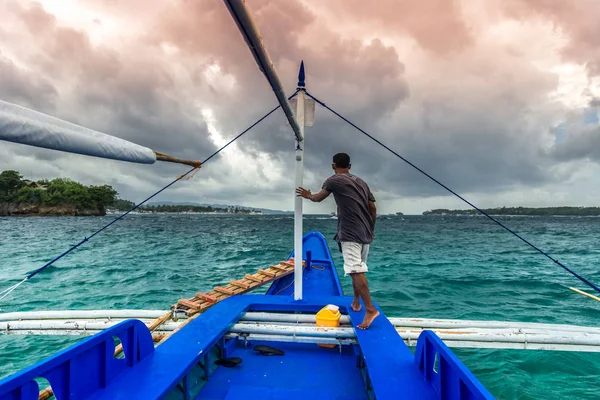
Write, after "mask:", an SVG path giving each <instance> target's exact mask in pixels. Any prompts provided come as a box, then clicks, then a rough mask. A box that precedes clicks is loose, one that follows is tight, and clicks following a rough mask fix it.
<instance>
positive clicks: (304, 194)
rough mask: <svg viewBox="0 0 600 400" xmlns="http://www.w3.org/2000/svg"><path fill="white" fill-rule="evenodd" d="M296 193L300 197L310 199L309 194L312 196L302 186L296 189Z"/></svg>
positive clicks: (310, 194)
mask: <svg viewBox="0 0 600 400" xmlns="http://www.w3.org/2000/svg"><path fill="white" fill-rule="evenodd" d="M296 195H297V196H300V197H304V198H305V199H310V196H312V193H311V192H310V190H306V189H304V188H302V187H299V188H297V189H296Z"/></svg>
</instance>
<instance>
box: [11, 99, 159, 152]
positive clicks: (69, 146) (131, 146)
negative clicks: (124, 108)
mask: <svg viewBox="0 0 600 400" xmlns="http://www.w3.org/2000/svg"><path fill="white" fill-rule="evenodd" d="M0 140H6V141H9V142H14V143H21V144H27V145H30V146H36V147H43V148H46V149H51V150H59V151H66V152H69V153H76V154H83V155H87V156H94V157H101V158H109V159H113V160H121V161H129V162H135V163H141V164H153V163H154V162H156V154H155V153H154V151H152V150H151V149H149V148H147V147H144V146H140V145H137V144H135V143H131V142H128V141H126V140H123V139H119V138H117V137H114V136H110V135H107V134H106V133H101V132H98V131H95V130H93V129H88V128H85V127H83V126H80V125H76V124H73V123H71V122H67V121H63V120H61V119H58V118H55V117H52V116H50V115H47V114H43V113H40V112H37V111H33V110H30V109H28V108H25V107H21V106H18V105H16V104H12V103H8V102H5V101H2V100H0Z"/></svg>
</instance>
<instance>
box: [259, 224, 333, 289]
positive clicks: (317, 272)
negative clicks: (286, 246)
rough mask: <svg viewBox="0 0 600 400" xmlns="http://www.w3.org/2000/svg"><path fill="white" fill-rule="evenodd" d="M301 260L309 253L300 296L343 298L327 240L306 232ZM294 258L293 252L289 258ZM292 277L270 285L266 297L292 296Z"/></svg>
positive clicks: (316, 234)
mask: <svg viewBox="0 0 600 400" xmlns="http://www.w3.org/2000/svg"><path fill="white" fill-rule="evenodd" d="M302 240H303V244H302V252H303V253H304V255H303V259H305V260H307V259H308V258H309V257H308V252H310V262H309V263H308V264H310V266H307V267H306V268H305V269H304V271H303V275H302V285H303V290H302V292H303V293H302V296H303V297H304V298H308V297H311V296H324V295H330V296H343V295H344V292H343V290H342V285H341V284H340V278H339V277H338V274H337V271H336V269H335V265H334V263H333V259H332V257H331V253H330V252H329V246H328V245H327V240H325V237H324V236H323V235H322V234H321V233H319V232H308V233H307V234H305V235H304V237H303V239H302ZM292 257H294V252H293V251H292V253H291V254H290V258H292ZM293 282H294V275H293V274H292V275H288V276H286V277H283V278H281V279H278V280H277V281H275V282H273V283H272V284H271V287H270V288H269V290H268V291H267V294H268V295H281V296H292V295H293V294H294V284H293Z"/></svg>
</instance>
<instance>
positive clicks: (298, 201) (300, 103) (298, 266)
mask: <svg viewBox="0 0 600 400" xmlns="http://www.w3.org/2000/svg"><path fill="white" fill-rule="evenodd" d="M298 89H300V91H299V92H298V96H297V98H296V121H297V122H298V125H299V126H300V133H301V137H302V138H304V140H303V141H301V142H300V141H298V140H296V154H295V155H296V180H295V185H294V190H295V189H296V188H297V187H300V186H302V181H303V179H302V178H303V176H304V148H305V146H306V137H305V136H304V105H305V94H304V62H302V63H301V64H300V72H299V74H298ZM302 200H303V199H302V197H299V196H296V197H295V202H294V300H302V259H303V258H304V257H303V255H304V253H303V249H302V237H303V230H302Z"/></svg>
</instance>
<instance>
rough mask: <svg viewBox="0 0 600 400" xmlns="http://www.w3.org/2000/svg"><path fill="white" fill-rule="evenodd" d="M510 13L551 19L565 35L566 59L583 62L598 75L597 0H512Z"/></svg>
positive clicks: (599, 9)
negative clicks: (566, 43)
mask: <svg viewBox="0 0 600 400" xmlns="http://www.w3.org/2000/svg"><path fill="white" fill-rule="evenodd" d="M504 4H505V7H506V9H507V10H508V11H509V15H513V16H516V17H518V18H522V19H524V20H528V19H529V20H531V19H532V17H534V16H535V17H538V18H542V19H545V20H550V21H552V22H553V23H555V24H556V26H557V28H559V29H561V30H563V31H564V32H565V33H566V35H567V36H568V40H569V42H568V45H567V46H566V47H565V48H564V49H563V55H564V57H565V60H566V61H570V62H576V63H579V64H584V65H586V68H587V71H588V73H589V74H590V75H591V76H598V75H600V51H598V49H599V48H600V24H598V19H599V18H600V2H598V1H596V0H576V1H563V0H511V1H508V2H505V3H504Z"/></svg>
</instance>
